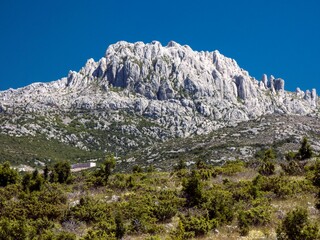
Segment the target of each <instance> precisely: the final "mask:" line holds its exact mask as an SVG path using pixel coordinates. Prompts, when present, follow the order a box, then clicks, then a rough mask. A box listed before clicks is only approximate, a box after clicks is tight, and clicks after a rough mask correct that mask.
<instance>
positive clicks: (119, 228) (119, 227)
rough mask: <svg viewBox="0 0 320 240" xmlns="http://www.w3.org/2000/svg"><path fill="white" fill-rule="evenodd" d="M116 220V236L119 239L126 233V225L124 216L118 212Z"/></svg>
mask: <svg viewBox="0 0 320 240" xmlns="http://www.w3.org/2000/svg"><path fill="white" fill-rule="evenodd" d="M114 221H115V224H116V230H115V236H116V238H117V239H122V237H123V236H124V234H125V233H126V228H125V226H124V223H123V219H122V216H121V215H120V214H119V213H118V214H117V215H116V217H115V220H114Z"/></svg>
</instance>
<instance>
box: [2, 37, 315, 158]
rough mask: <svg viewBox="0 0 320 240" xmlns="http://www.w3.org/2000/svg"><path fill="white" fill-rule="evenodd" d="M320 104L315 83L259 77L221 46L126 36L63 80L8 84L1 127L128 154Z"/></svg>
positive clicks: (18, 133)
mask: <svg viewBox="0 0 320 240" xmlns="http://www.w3.org/2000/svg"><path fill="white" fill-rule="evenodd" d="M317 105H318V98H317V94H316V90H315V89H313V90H312V91H311V92H310V91H306V92H302V91H301V90H299V89H297V91H296V92H294V93H293V92H287V91H285V90H284V80H282V79H275V78H274V77H273V76H271V77H270V78H269V79H267V76H265V75H264V76H263V78H262V80H261V81H258V80H256V79H254V78H253V77H250V75H249V73H248V72H247V71H245V70H243V69H241V68H240V67H239V66H238V65H237V63H236V61H235V60H233V59H230V58H227V57H225V56H223V55H222V54H220V53H219V52H218V51H214V52H203V51H202V52H197V51H193V50H192V49H191V48H190V47H189V46H181V45H179V44H178V43H175V42H170V43H169V44H168V45H167V46H161V44H160V43H159V42H156V41H154V42H152V43H149V44H144V43H142V42H137V43H127V42H123V41H122V42H118V43H116V44H114V45H111V46H109V48H108V49H107V51H106V54H105V57H103V58H101V59H100V60H99V61H98V62H95V61H94V60H93V59H89V60H88V61H87V63H86V64H85V66H84V67H83V68H82V69H81V70H80V71H79V72H74V71H70V72H69V74H68V76H67V77H65V78H62V79H60V80H58V81H54V82H50V83H34V84H31V85H29V86H26V87H24V88H20V89H17V90H13V89H9V90H7V91H2V92H0V118H1V119H0V121H1V127H0V131H1V133H2V134H7V135H11V136H38V135H41V136H42V137H43V138H45V139H47V140H50V139H52V140H57V141H59V142H61V143H64V144H68V145H71V146H74V147H76V148H80V149H82V150H85V151H89V150H94V151H100V152H105V151H112V152H115V151H116V152H119V153H121V154H127V153H128V152H130V151H132V150H137V149H140V148H141V147H146V146H149V145H151V144H153V143H156V142H159V141H160V142H163V141H166V140H168V139H171V138H174V137H188V136H193V135H194V134H205V133H209V132H211V131H213V130H217V129H220V128H223V127H226V126H233V125H236V124H237V123H239V122H242V121H248V120H250V119H257V118H258V117H260V116H263V115H270V114H288V115H291V114H294V115H301V116H304V115H309V116H318V114H319V109H318V107H317Z"/></svg>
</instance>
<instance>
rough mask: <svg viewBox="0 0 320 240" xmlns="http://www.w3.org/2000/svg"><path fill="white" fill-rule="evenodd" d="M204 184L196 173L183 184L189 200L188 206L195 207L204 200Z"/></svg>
mask: <svg viewBox="0 0 320 240" xmlns="http://www.w3.org/2000/svg"><path fill="white" fill-rule="evenodd" d="M202 185H203V184H202V182H201V179H200V176H199V175H198V174H197V172H196V171H192V173H191V176H190V177H189V178H188V179H187V180H184V182H183V183H182V186H183V189H182V190H183V192H184V194H185V197H186V199H187V202H186V203H187V205H188V206H189V207H193V206H196V205H199V204H200V203H201V202H202V200H203V191H202V187H203V186H202Z"/></svg>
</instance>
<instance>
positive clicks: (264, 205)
mask: <svg viewBox="0 0 320 240" xmlns="http://www.w3.org/2000/svg"><path fill="white" fill-rule="evenodd" d="M270 221H271V209H270V204H269V203H268V202H265V201H261V200H257V201H254V202H253V207H252V208H251V209H249V210H244V211H240V212H239V215H238V225H239V228H240V234H241V235H242V236H246V235H248V233H249V227H250V226H258V225H265V224H267V223H269V222H270Z"/></svg>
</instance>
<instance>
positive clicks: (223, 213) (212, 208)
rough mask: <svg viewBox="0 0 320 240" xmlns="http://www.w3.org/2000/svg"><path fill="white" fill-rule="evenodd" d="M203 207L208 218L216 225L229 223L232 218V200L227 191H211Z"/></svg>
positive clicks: (230, 194)
mask: <svg viewBox="0 0 320 240" xmlns="http://www.w3.org/2000/svg"><path fill="white" fill-rule="evenodd" d="M203 207H204V208H205V209H206V210H207V211H208V214H209V218H210V219H215V220H216V222H218V223H229V222H231V221H232V219H233V217H234V200H233V198H232V193H230V192H228V191H224V190H218V189H217V190H213V191H211V192H210V193H209V196H208V200H207V202H206V203H205V204H203Z"/></svg>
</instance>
